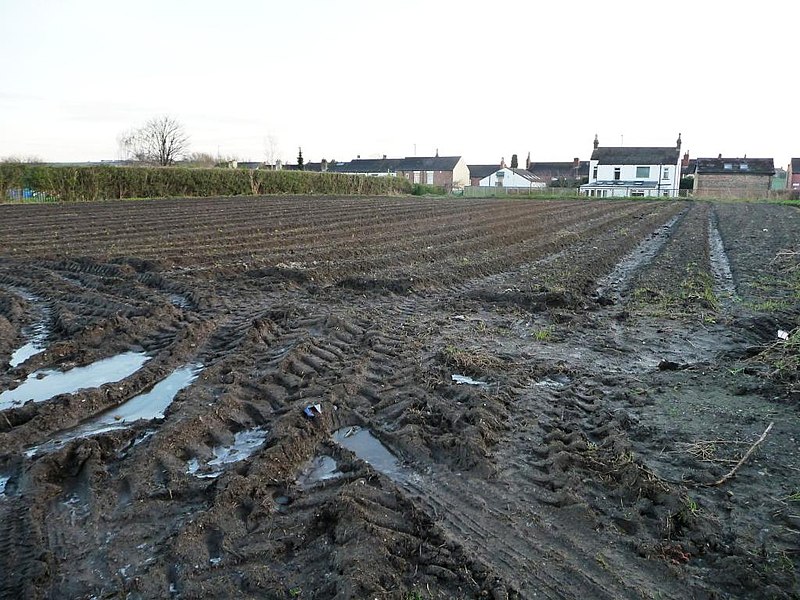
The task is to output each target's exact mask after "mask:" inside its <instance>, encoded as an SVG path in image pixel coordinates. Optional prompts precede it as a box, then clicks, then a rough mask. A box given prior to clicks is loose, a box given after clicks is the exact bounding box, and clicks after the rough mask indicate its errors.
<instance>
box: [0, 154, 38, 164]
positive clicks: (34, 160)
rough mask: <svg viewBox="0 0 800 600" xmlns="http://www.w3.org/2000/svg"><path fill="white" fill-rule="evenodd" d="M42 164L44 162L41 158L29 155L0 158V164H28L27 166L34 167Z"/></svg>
mask: <svg viewBox="0 0 800 600" xmlns="http://www.w3.org/2000/svg"><path fill="white" fill-rule="evenodd" d="M43 162H44V161H43V160H42V159H41V158H39V157H38V156H33V155H30V156H16V155H12V156H6V157H4V158H0V163H8V164H29V165H34V164H41V163H43Z"/></svg>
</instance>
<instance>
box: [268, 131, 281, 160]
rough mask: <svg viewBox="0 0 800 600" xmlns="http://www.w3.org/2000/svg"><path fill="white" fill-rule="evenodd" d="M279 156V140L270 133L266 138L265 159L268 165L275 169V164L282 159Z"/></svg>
mask: <svg viewBox="0 0 800 600" xmlns="http://www.w3.org/2000/svg"><path fill="white" fill-rule="evenodd" d="M279 154H280V150H279V149H278V138H277V137H276V136H275V135H273V134H271V133H270V134H269V135H267V136H266V137H265V138H264V159H265V161H266V163H267V164H268V165H269V166H271V167H274V166H275V162H276V161H277V160H278V159H279V158H280V156H279Z"/></svg>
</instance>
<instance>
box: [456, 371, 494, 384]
mask: <svg viewBox="0 0 800 600" xmlns="http://www.w3.org/2000/svg"><path fill="white" fill-rule="evenodd" d="M450 378H451V379H452V380H453V381H455V382H456V383H458V384H462V383H463V384H466V385H489V384H488V383H486V382H485V381H478V380H477V379H473V378H472V377H467V376H466V375H459V374H457V373H456V374H455V375H451V376H450Z"/></svg>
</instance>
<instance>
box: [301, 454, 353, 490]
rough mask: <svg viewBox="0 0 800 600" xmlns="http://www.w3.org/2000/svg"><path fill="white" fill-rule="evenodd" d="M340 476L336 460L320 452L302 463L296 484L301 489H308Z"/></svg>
mask: <svg viewBox="0 0 800 600" xmlns="http://www.w3.org/2000/svg"><path fill="white" fill-rule="evenodd" d="M341 476H342V472H341V471H339V469H338V466H337V464H336V461H335V460H334V459H333V458H332V457H330V456H328V455H327V454H322V455H320V456H315V457H314V458H312V459H311V460H310V461H308V462H307V463H306V464H305V465H303V468H302V469H300V475H299V476H298V477H297V484H298V485H299V486H300V487H301V488H302V489H308V488H310V487H314V485H316V484H317V483H320V482H322V481H328V480H330V479H338V478H339V477H341Z"/></svg>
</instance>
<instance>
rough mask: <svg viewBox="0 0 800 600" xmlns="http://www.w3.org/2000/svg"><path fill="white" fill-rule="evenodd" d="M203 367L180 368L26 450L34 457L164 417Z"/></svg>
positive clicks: (29, 455) (195, 365)
mask: <svg viewBox="0 0 800 600" xmlns="http://www.w3.org/2000/svg"><path fill="white" fill-rule="evenodd" d="M202 370H203V366H202V365H200V364H192V365H188V366H186V367H183V368H180V369H176V370H175V371H173V372H172V374H171V375H169V376H168V377H166V378H164V379H162V380H161V381H159V382H158V383H157V384H155V385H154V386H153V387H152V388H151V389H150V391H148V392H145V393H143V394H139V395H138V396H134V397H133V398H131V399H130V400H128V401H127V402H124V403H123V404H120V405H119V406H117V407H115V408H112V409H110V410H108V411H106V412H104V413H102V414H100V415H98V416H97V417H95V418H93V419H91V420H89V421H86V422H85V423H82V424H81V425H78V426H77V427H73V428H72V429H67V430H66V431H64V432H62V433H61V434H59V435H58V436H57V437H55V438H53V439H52V440H49V441H48V442H45V443H44V444H40V445H39V446H35V447H33V448H31V449H30V450H28V451H27V452H26V453H25V454H26V455H27V456H28V457H31V456H35V455H36V454H40V453H46V452H52V451H53V450H55V449H57V448H59V447H61V446H63V445H64V444H66V443H67V442H69V441H72V440H76V439H78V438H84V437H90V436H92V435H97V434H99V433H105V432H107V431H113V430H115V429H124V428H125V427H127V426H128V425H130V424H131V423H134V422H136V421H139V420H141V419H144V420H148V421H149V420H151V419H163V418H164V412H165V411H166V410H167V407H168V406H169V405H170V404H171V403H172V401H173V400H174V399H175V396H177V395H178V392H180V391H181V390H182V389H183V388H185V387H187V386H189V385H190V384H191V383H192V382H193V381H194V380H195V379H197V377H198V375H199V374H200V372H201V371H202ZM152 434H153V432H148V434H147V435H152ZM139 443H140V440H137V441H136V442H135V443H134V445H136V444H139Z"/></svg>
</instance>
